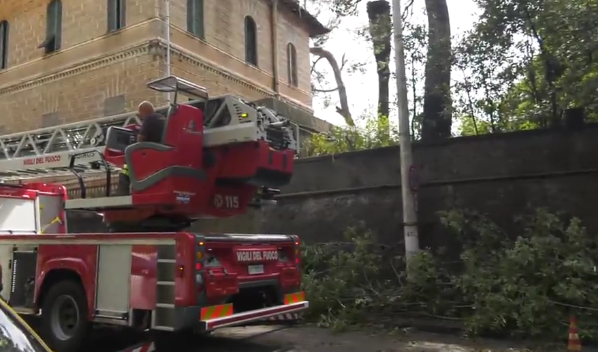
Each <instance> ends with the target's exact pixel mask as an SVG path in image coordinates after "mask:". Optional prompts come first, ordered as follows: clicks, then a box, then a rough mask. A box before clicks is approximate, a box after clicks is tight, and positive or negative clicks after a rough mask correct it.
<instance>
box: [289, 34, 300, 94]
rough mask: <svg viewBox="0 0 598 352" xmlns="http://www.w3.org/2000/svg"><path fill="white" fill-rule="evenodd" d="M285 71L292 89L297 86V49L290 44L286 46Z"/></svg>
mask: <svg viewBox="0 0 598 352" xmlns="http://www.w3.org/2000/svg"><path fill="white" fill-rule="evenodd" d="M287 71H288V74H289V84H290V85H291V86H293V87H297V86H298V85H299V81H298V79H297V49H295V46H294V45H293V44H292V43H289V44H287Z"/></svg>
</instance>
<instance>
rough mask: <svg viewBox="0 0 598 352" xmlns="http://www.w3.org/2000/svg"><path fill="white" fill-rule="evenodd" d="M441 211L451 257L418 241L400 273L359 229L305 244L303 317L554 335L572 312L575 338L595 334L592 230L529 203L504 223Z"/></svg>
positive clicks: (597, 301) (597, 248) (398, 262)
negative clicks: (419, 247) (454, 251)
mask: <svg viewBox="0 0 598 352" xmlns="http://www.w3.org/2000/svg"><path fill="white" fill-rule="evenodd" d="M441 220H442V222H443V224H444V225H445V226H446V229H447V235H451V236H453V238H454V239H455V240H456V241H458V242H459V243H460V245H461V247H462V250H461V253H460V256H459V258H454V259H452V260H451V258H450V257H449V256H448V252H447V251H442V250H437V251H435V252H434V253H432V252H431V251H423V252H422V253H421V254H420V255H419V256H418V258H417V259H416V261H415V262H416V269H415V271H416V273H417V274H416V275H415V276H414V277H415V279H413V280H409V281H408V280H407V279H406V277H405V275H404V274H403V269H404V268H403V262H404V261H403V259H402V258H401V257H400V256H396V255H395V252H396V251H395V249H394V248H393V249H390V248H387V247H381V246H380V245H378V244H377V242H376V239H375V237H374V236H373V234H372V233H370V232H368V231H364V230H363V229H359V228H353V229H349V230H348V231H347V234H346V236H347V242H345V243H327V244H315V245H309V246H307V247H305V250H304V256H305V258H304V263H305V264H304V265H305V269H304V270H305V276H304V288H305V290H306V292H307V293H308V297H309V299H310V301H311V302H310V303H311V309H310V311H309V315H308V316H307V318H308V319H310V320H312V321H317V322H318V323H319V324H321V325H324V326H329V327H333V328H336V329H343V328H346V327H348V326H349V325H371V324H373V323H379V322H384V323H385V324H386V325H388V326H389V327H392V326H393V325H394V324H396V323H397V320H398V319H401V318H402V317H414V316H425V317H431V318H436V319H442V320H444V321H453V322H454V321H458V322H460V323H461V324H462V326H463V327H464V329H465V332H466V333H467V334H468V335H471V336H474V335H491V336H510V337H526V338H548V339H551V340H554V339H560V338H562V337H563V336H566V332H567V324H568V320H569V316H570V315H571V314H575V315H576V316H577V317H578V320H579V324H580V333H581V335H582V338H583V339H591V340H596V338H597V337H598V317H597V314H596V313H597V311H598V295H596V294H595V292H596V289H597V286H598V280H597V278H598V273H597V268H596V263H598V238H597V237H596V236H592V235H590V234H588V233H587V232H586V230H585V228H584V227H583V226H582V224H581V223H580V221H579V220H578V219H576V218H567V217H565V216H563V215H561V214H554V213H550V212H548V211H546V210H537V211H535V212H534V213H533V214H532V215H529V216H525V217H522V218H520V219H517V220H516V221H514V222H513V226H512V227H513V228H514V229H520V230H513V231H512V232H509V233H507V232H506V231H504V230H503V229H501V228H499V227H498V226H496V225H495V224H494V223H493V222H491V221H490V220H488V219H487V218H486V217H485V216H483V215H481V214H478V213H476V212H472V211H447V212H443V213H442V214H441ZM397 248H398V247H397Z"/></svg>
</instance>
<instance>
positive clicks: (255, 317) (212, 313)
mask: <svg viewBox="0 0 598 352" xmlns="http://www.w3.org/2000/svg"><path fill="white" fill-rule="evenodd" d="M292 295H293V297H296V298H301V300H300V301H298V300H297V299H287V296H291V295H285V300H284V302H285V304H282V305H279V306H274V307H268V308H262V309H256V310H251V311H248V312H243V313H237V314H233V313H232V311H233V309H232V305H230V304H226V305H219V306H213V307H206V308H203V309H202V312H201V321H200V329H201V330H203V331H210V330H214V329H218V328H222V327H226V326H233V325H243V324H248V323H253V322H257V321H263V320H269V319H270V318H276V317H279V316H292V315H295V314H296V315H298V314H299V312H301V311H304V310H306V309H307V308H309V302H308V301H306V300H305V299H304V297H305V295H304V294H303V292H301V293H298V294H292Z"/></svg>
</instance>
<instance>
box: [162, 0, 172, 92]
mask: <svg viewBox="0 0 598 352" xmlns="http://www.w3.org/2000/svg"><path fill="white" fill-rule="evenodd" d="M164 7H165V8H164V17H165V18H164V27H165V28H164V36H165V37H166V38H164V39H165V40H166V70H165V73H166V75H165V76H166V77H168V76H170V75H171V68H170V67H171V65H172V62H171V59H170V46H171V43H170V0H164ZM164 95H165V97H166V100H167V101H168V103H171V102H172V97H171V94H170V93H164Z"/></svg>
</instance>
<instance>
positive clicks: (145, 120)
mask: <svg viewBox="0 0 598 352" xmlns="http://www.w3.org/2000/svg"><path fill="white" fill-rule="evenodd" d="M137 116H138V117H139V119H140V120H141V128H140V129H139V134H138V135H137V142H153V143H161V142H162V134H163V132H164V125H165V123H166V120H165V118H164V116H162V115H161V114H159V113H157V112H156V109H155V108H154V105H152V103H150V102H149V101H144V102H142V103H141V104H139V106H138V107H137ZM130 185H131V181H130V178H129V167H128V166H127V164H124V165H123V167H122V170H121V172H120V175H119V176H118V194H119V195H128V194H130V193H131V191H130Z"/></svg>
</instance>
